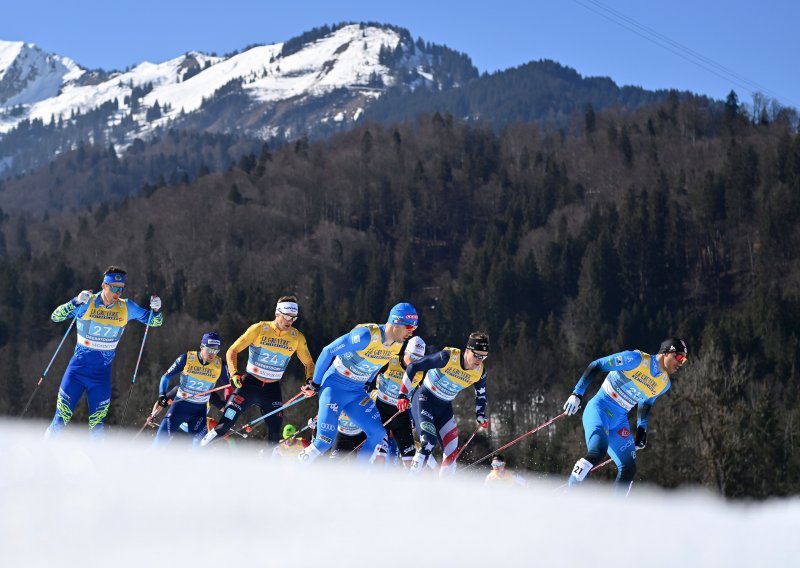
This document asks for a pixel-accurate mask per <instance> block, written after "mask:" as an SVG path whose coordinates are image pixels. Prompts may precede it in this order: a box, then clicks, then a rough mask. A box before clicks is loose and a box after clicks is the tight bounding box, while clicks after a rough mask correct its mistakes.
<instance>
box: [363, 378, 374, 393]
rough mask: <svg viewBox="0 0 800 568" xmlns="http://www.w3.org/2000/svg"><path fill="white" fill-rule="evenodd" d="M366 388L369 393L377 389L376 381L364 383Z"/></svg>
mask: <svg viewBox="0 0 800 568" xmlns="http://www.w3.org/2000/svg"><path fill="white" fill-rule="evenodd" d="M364 390H365V391H367V394H369V393H371V392H372V391H374V390H375V381H374V380H372V381H367V382H366V383H364Z"/></svg>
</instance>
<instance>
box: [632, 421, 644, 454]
mask: <svg viewBox="0 0 800 568" xmlns="http://www.w3.org/2000/svg"><path fill="white" fill-rule="evenodd" d="M633 441H634V443H635V444H636V449H637V450H643V449H644V448H645V446H646V445H647V430H645V429H644V428H642V427H641V426H639V427H638V428H636V437H635V438H634V439H633Z"/></svg>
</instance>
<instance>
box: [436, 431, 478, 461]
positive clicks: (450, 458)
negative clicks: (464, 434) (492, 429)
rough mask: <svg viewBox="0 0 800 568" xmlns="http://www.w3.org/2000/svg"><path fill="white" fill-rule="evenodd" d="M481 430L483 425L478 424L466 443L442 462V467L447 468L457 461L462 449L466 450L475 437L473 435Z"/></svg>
mask: <svg viewBox="0 0 800 568" xmlns="http://www.w3.org/2000/svg"><path fill="white" fill-rule="evenodd" d="M481 428H483V424H478V427H477V428H475V431H474V432H473V433H472V436H470V437H469V438H468V439H467V441H466V442H464V445H463V446H461V447H460V448H459V449H457V450H456V451H455V452H453V453H452V454H451V455H449V456H447V457H446V458H445V459H443V460H442V467H447V466H448V465H450V464H451V463H454V462H455V461H456V460H457V459H458V456H460V455H461V452H463V451H464V448H466V447H467V446H468V445H469V443H470V442H471V441H472V438H474V437H475V435H476V434H477V433H478V432H479V431H480V430H481Z"/></svg>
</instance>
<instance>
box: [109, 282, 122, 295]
mask: <svg viewBox="0 0 800 568" xmlns="http://www.w3.org/2000/svg"><path fill="white" fill-rule="evenodd" d="M108 289H109V290H111V293H112V294H122V293H123V292H124V291H125V286H111V285H110V284H109V285H108Z"/></svg>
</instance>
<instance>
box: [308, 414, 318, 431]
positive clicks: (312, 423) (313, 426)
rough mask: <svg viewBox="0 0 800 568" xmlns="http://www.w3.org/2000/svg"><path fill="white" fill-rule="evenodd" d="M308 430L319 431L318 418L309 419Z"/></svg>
mask: <svg viewBox="0 0 800 568" xmlns="http://www.w3.org/2000/svg"><path fill="white" fill-rule="evenodd" d="M308 428H309V430H316V429H317V417H316V416H315V417H314V418H309V419H308Z"/></svg>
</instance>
